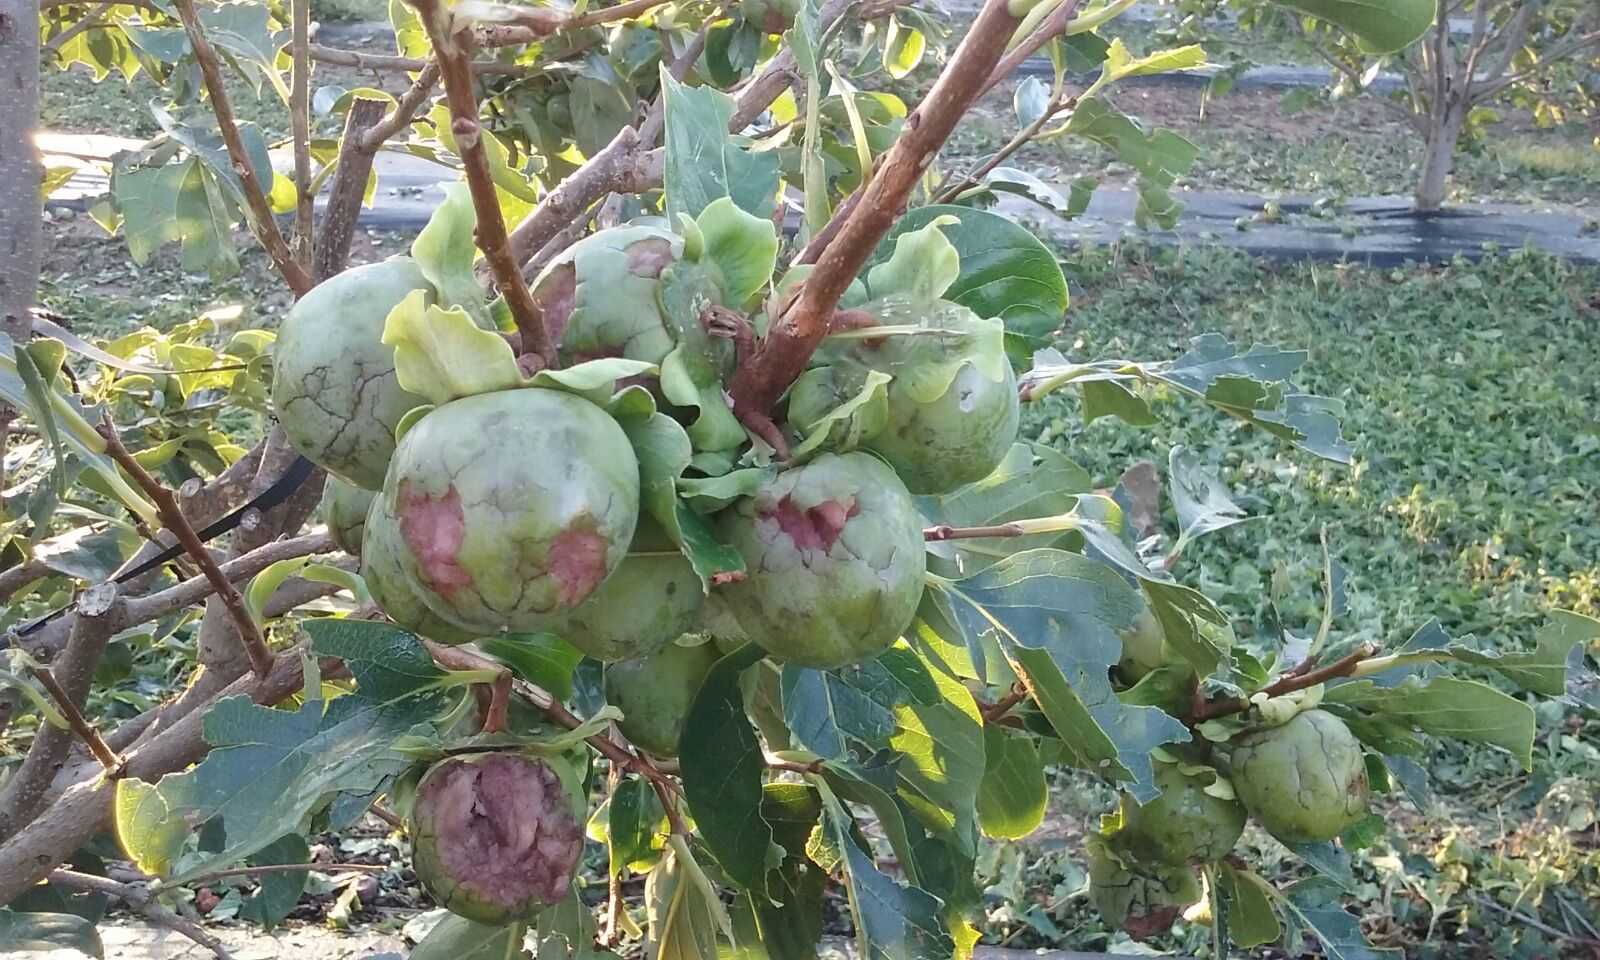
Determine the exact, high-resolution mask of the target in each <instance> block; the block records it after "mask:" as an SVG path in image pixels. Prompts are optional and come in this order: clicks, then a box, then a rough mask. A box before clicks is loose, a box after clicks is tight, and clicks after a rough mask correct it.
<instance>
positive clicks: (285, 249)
mask: <svg viewBox="0 0 1600 960" xmlns="http://www.w3.org/2000/svg"><path fill="white" fill-rule="evenodd" d="M173 5H174V6H175V7H176V8H177V11H178V19H180V20H182V21H183V29H184V32H185V33H186V34H188V36H189V46H190V48H191V49H192V50H193V51H194V58H195V61H196V62H197V63H198V64H199V65H200V76H201V79H202V80H203V81H204V83H205V87H206V94H207V95H208V96H210V97H211V109H212V111H213V112H214V113H216V115H217V127H218V128H219V130H220V131H221V133H222V142H223V143H224V144H225V145H227V148H228V159H229V160H231V161H232V162H233V171H234V173H235V174H237V175H238V177H239V183H240V186H241V188H242V189H243V190H244V199H245V204H246V206H247V207H249V210H250V226H251V232H253V233H254V234H255V235H256V239H258V240H260V241H261V246H262V247H264V248H265V249H266V251H267V256H269V257H271V258H272V262H273V264H274V265H275V266H276V267H277V268H278V272H279V273H280V274H282V275H283V279H284V282H285V283H287V284H288V285H289V289H290V290H293V291H294V295H295V296H296V297H301V296H305V294H306V291H308V290H310V289H311V286H312V283H311V274H310V273H309V272H308V271H307V270H306V269H305V267H303V266H302V265H301V264H300V263H299V262H298V261H297V260H295V258H294V256H293V254H292V253H291V252H290V250H289V244H288V243H287V242H286V241H285V240H284V239H283V234H282V233H281V232H280V231H279V230H278V222H277V221H276V220H274V219H273V218H272V205H271V204H269V203H268V202H267V194H266V192H265V191H264V190H263V189H262V188H261V181H260V180H259V179H257V178H256V172H255V169H254V168H253V167H251V166H250V154H249V152H248V151H246V150H245V148H244V140H242V139H241V138H240V137H239V125H238V123H237V122H235V120H234V117H233V105H232V104H231V103H230V102H229V100H228V90H227V87H225V86H224V85H223V82H222V66H221V64H220V63H219V62H218V60H217V53H216V51H215V50H213V49H211V42H210V41H209V40H207V39H206V34H205V29H204V28H203V27H202V26H201V25H200V17H199V15H198V14H196V13H195V9H194V0H173Z"/></svg>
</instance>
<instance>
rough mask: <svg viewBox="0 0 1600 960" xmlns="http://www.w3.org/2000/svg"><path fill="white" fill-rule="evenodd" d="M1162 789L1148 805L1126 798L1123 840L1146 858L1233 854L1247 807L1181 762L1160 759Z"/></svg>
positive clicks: (1203, 858) (1208, 859) (1175, 862)
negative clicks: (1216, 793)
mask: <svg viewBox="0 0 1600 960" xmlns="http://www.w3.org/2000/svg"><path fill="white" fill-rule="evenodd" d="M1156 785H1157V786H1159V787H1160V788H1161V795H1160V796H1158V797H1156V798H1155V799H1154V800H1151V801H1150V802H1149V803H1147V804H1145V805H1144V806H1142V807H1141V806H1137V805H1135V804H1134V802H1133V801H1132V800H1131V799H1129V798H1128V797H1126V796H1124V797H1123V799H1122V830H1121V831H1120V832H1119V833H1118V834H1117V837H1118V839H1119V841H1120V842H1121V843H1122V844H1123V845H1124V846H1126V847H1127V848H1128V850H1129V851H1131V852H1132V853H1133V854H1134V855H1135V856H1137V857H1138V858H1139V859H1141V860H1145V861H1149V862H1152V863H1164V864H1166V865H1168V866H1174V867H1175V866H1181V865H1182V864H1185V863H1189V862H1191V861H1194V862H1200V863H1215V862H1216V861H1218V860H1221V859H1222V858H1223V857H1225V856H1227V854H1228V852H1229V851H1230V850H1232V849H1233V845H1234V844H1236V843H1238V842H1239V836H1240V835H1241V834H1243V833H1244V822H1245V812H1244V807H1242V806H1240V805H1239V803H1238V802H1237V801H1233V800H1224V799H1222V798H1221V797H1213V796H1212V795H1210V794H1209V793H1206V792H1205V786H1206V784H1205V783H1204V782H1202V781H1201V780H1200V779H1198V778H1195V777H1190V776H1187V775H1185V774H1184V773H1183V772H1182V771H1180V770H1179V769H1178V765H1177V764H1173V763H1157V764H1156Z"/></svg>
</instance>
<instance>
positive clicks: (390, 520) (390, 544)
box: [361, 497, 482, 646]
mask: <svg viewBox="0 0 1600 960" xmlns="http://www.w3.org/2000/svg"><path fill="white" fill-rule="evenodd" d="M361 547H362V550H361V579H362V580H364V581H366V584H367V592H369V593H371V594H372V600H373V602H374V603H376V604H377V605H378V609H379V610H382V611H383V612H384V615H386V616H387V617H388V618H389V619H390V620H393V621H394V622H395V623H396V624H398V625H399V626H401V627H404V628H405V629H407V630H410V631H411V632H412V633H415V634H417V635H418V636H420V637H426V638H427V639H429V640H434V641H437V642H439V643H443V644H448V645H450V646H457V645H460V644H463V643H470V642H471V641H473V640H476V639H478V638H479V637H480V636H482V633H481V632H479V631H473V630H463V629H462V628H460V627H458V626H456V625H455V624H453V623H449V622H448V621H446V620H445V619H444V618H443V617H441V616H439V615H438V614H436V613H434V612H433V611H432V610H429V609H428V605H427V604H425V603H423V602H422V598H421V597H419V596H417V592H416V591H415V590H414V589H412V586H411V583H410V582H409V581H408V580H407V579H406V575H405V572H404V571H403V570H401V569H400V526H399V524H397V523H395V521H394V517H392V516H390V515H389V514H388V512H387V511H385V509H384V504H383V498H382V497H374V498H373V500H372V506H371V508H370V509H369V510H368V511H367V522H366V524H365V525H364V527H363V534H362V543H361Z"/></svg>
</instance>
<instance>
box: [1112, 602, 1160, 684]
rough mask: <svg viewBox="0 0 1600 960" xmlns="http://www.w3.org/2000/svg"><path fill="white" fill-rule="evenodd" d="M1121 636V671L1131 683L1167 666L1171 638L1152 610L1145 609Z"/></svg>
mask: <svg viewBox="0 0 1600 960" xmlns="http://www.w3.org/2000/svg"><path fill="white" fill-rule="evenodd" d="M1117 636H1119V637H1121V638H1122V659H1121V660H1119V661H1118V662H1117V671H1118V672H1119V673H1121V674H1122V676H1123V679H1125V680H1127V681H1128V682H1129V683H1135V682H1137V681H1138V680H1139V679H1140V678H1141V677H1143V676H1144V675H1145V674H1147V673H1149V672H1150V671H1152V670H1154V669H1155V668H1157V667H1159V666H1161V665H1162V664H1163V663H1166V662H1167V655H1166V645H1167V634H1166V631H1165V630H1163V629H1161V621H1160V620H1157V619H1156V615H1155V612H1154V611H1152V610H1151V609H1150V607H1149V606H1144V607H1141V608H1140V609H1139V615H1138V617H1136V618H1135V619H1134V621H1133V624H1132V625H1131V626H1128V627H1125V628H1124V629H1122V630H1119V631H1118V632H1117Z"/></svg>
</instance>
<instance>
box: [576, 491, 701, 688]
mask: <svg viewBox="0 0 1600 960" xmlns="http://www.w3.org/2000/svg"><path fill="white" fill-rule="evenodd" d="M704 602H705V590H704V588H703V587H702V586H701V583H700V577H699V575H698V574H696V573H695V572H694V567H693V566H692V565H690V563H689V561H688V559H687V558H686V557H684V555H683V553H682V552H681V551H680V550H679V549H678V548H677V547H676V546H674V545H673V544H672V542H671V541H670V540H668V539H667V538H666V536H665V535H664V534H662V533H661V532H660V529H659V528H658V527H657V526H656V524H654V523H653V522H649V521H648V520H645V519H642V520H641V521H640V523H639V530H638V533H636V534H635V535H634V538H633V544H632V546H630V547H629V550H628V556H627V557H626V558H625V559H624V560H623V561H622V563H621V565H619V566H618V567H617V569H616V571H615V572H614V573H612V574H611V576H609V577H607V578H606V580H605V582H604V583H602V584H600V586H599V587H597V588H596V589H595V591H594V593H592V594H590V596H589V599H587V600H585V601H583V603H581V604H579V605H578V607H577V608H576V609H574V610H573V611H572V612H571V613H568V614H565V615H563V616H561V617H558V618H556V619H555V620H554V621H553V622H552V623H551V625H550V627H549V629H550V631H551V632H552V633H558V634H560V635H561V636H562V637H563V638H565V639H566V641H567V642H568V643H570V644H572V645H573V646H574V647H577V648H578V649H579V650H581V651H582V652H584V653H586V654H588V655H589V656H591V657H594V658H595V659H596V660H604V661H606V662H607V663H614V662H616V661H618V660H633V659H635V658H638V657H645V656H649V655H650V654H652V653H655V652H656V651H657V650H660V649H661V648H662V647H664V646H666V645H667V644H669V643H671V642H672V641H673V640H676V639H677V638H678V637H681V636H683V635H684V634H685V633H687V632H689V631H690V630H692V629H693V628H694V626H695V623H696V622H697V621H698V620H699V618H700V608H701V606H702V605H703V604H704Z"/></svg>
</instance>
